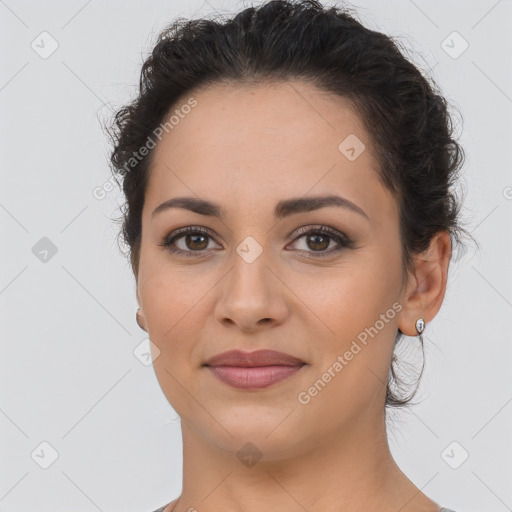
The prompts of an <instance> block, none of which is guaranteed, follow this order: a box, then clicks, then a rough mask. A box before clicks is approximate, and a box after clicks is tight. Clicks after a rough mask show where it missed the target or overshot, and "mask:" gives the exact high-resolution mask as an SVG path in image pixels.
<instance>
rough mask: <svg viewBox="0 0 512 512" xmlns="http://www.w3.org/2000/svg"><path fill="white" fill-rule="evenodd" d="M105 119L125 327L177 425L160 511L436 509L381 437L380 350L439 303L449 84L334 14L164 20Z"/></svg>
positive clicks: (280, 11)
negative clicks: (133, 314) (178, 456)
mask: <svg viewBox="0 0 512 512" xmlns="http://www.w3.org/2000/svg"><path fill="white" fill-rule="evenodd" d="M140 85H141V87H140V93H139V96H138V97H137V98H136V100H135V101H134V102H133V103H132V104H130V105H128V106H126V107H124V108H122V109H121V110H120V111H119V112H118V113H117V115H116V118H115V122H114V126H113V138H114V146H115V147H114V150H113V153H112V158H111V161H112V164H113V168H114V171H115V173H116V174H118V175H120V176H122V178H123V190H124V193H125V195H126V199H127V202H126V209H125V210H124V212H123V214H124V216H123V222H124V223H123V230H122V234H123V236H124V240H125V242H126V243H127V245H128V246H129V249H130V258H131V264H132V268H133V272H134V275H135V279H136V284H137V300H138V303H139V305H140V309H139V310H138V312H137V321H138V323H139V325H140V326H141V328H143V329H144V330H146V331H147V332H148V333H149V338H150V340H151V342H152V343H151V351H152V358H153V364H154V368H155V372H156V376H157V379H158V382H159V384H160V386H161V387H162V390H163V393H164V394H165V396H166V398H167V399H168V401H169V403H170V404H171V405H172V407H173V408H174V410H175V411H176V412H177V413H178V415H179V416H180V418H181V425H182V436H183V488H182V493H181V495H180V497H179V498H178V499H176V500H174V501H173V502H171V503H168V504H167V505H165V506H163V507H162V508H160V509H158V511H159V512H171V511H174V512H184V511H194V510H197V511H200V512H203V511H204V512H218V511H220V510H230V511H231V510H233V511H235V510H236V511H243V512H252V511H256V510H257V511H262V510H272V511H281V510H283V511H284V510H286V511H291V510H293V511H295V510H296V511H303V510H308V511H316V510H322V511H324V512H330V511H339V510H350V511H351V512H362V511H366V512H367V511H369V510H379V512H396V511H398V510H400V511H401V512H420V511H421V512H439V511H440V510H441V511H444V512H448V509H446V508H440V507H439V505H438V504H436V503H435V502H434V501H433V500H431V499H430V498H428V497H427V496H426V495H425V494H423V493H422V492H421V491H420V490H419V489H418V488H417V487H416V486H415V485H414V484H413V483H412V482H411V481H410V480H409V479H408V478H407V477H406V476H405V474H404V473H403V472H402V471H401V470H400V468H399V467H398V465H397V464H396V463H395V461H394V460H393V457H392V455H391V453H390V450H389V446H388V442H387V437H386V423H385V420H386V408H389V407H401V406H405V405H406V404H408V402H409V401H410V399H411V398H412V396H413V395H414V393H412V394H410V395H409V396H403V394H400V393H398V390H399V389H401V388H400V382H399V381H398V380H397V375H396V373H395V363H396V359H395V356H394V348H395V346H396V344H397V342H398V341H399V340H400V339H402V338H403V335H407V336H418V339H419V341H420V343H422V342H423V339H422V333H423V331H424V329H425V326H428V324H429V322H431V321H432V319H433V318H434V317H435V315H436V314H437V312H438V311H439V309H440V307H441V304H442V302H443V298H444V294H445V290H446V281H447V272H448V266H449V262H450V258H451V254H452V242H459V243H460V234H461V233H465V230H464V229H463V228H462V227H461V226H460V220H459V210H460V206H461V205H460V203H458V202H457V200H456V197H455V194H454V192H453V190H452V185H454V183H455V181H456V177H457V171H458V170H459V169H460V167H461V164H462V161H463V150H462V148H461V147H460V146H459V144H458V143H457V142H456V141H455V140H454V139H453V138H452V133H451V124H450V117H449V115H448V112H447V106H446V102H445V100H444V98H443V97H442V96H441V95H440V94H438V93H437V92H436V91H435V86H434V85H433V84H430V83H429V82H428V81H427V79H426V78H424V77H423V76H422V74H421V73H420V71H419V70H418V69H417V68H416V67H415V66H414V65H413V64H411V63H410V62H409V61H408V60H406V59H405V58H404V56H403V55H402V53H401V52H400V51H399V50H398V48H397V46H396V45H395V43H394V42H393V41H392V40H391V39H390V38H389V37H388V36H386V35H384V34H381V33H378V32H374V31H371V30H368V29H367V28H365V27H363V26H362V25H361V24H360V23H359V22H358V21H356V20H355V19H354V18H353V17H352V16H351V15H349V14H348V13H347V12H346V11H345V10H341V9H339V8H334V7H330V8H324V7H323V6H322V5H321V4H320V3H318V2H316V1H313V0H311V1H304V2H288V1H283V0H274V1H270V2H267V3H265V4H263V5H261V6H259V7H257V8H248V9H245V10H243V11H242V12H240V13H239V14H238V15H236V16H235V17H234V18H233V19H230V20H224V21H223V22H215V21H213V20H195V21H187V20H178V21H176V22H175V23H174V24H173V25H172V26H171V27H169V28H168V29H167V30H165V31H164V32H163V33H162V34H160V37H159V40H158V42H157V44H156V46H155V48H154V49H153V51H152V54H151V55H150V57H149V58H148V59H147V60H146V62H145V63H144V65H143V69H142V75H141V84H140Z"/></svg>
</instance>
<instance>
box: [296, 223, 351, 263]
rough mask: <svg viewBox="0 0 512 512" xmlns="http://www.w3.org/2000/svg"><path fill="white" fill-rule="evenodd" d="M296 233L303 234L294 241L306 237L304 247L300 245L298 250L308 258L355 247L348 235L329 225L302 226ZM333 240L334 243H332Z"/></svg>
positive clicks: (329, 254)
mask: <svg viewBox="0 0 512 512" xmlns="http://www.w3.org/2000/svg"><path fill="white" fill-rule="evenodd" d="M296 234H299V235H301V236H298V237H296V238H295V240H294V242H293V243H294V244H297V243H298V242H299V241H301V240H302V239H304V241H303V243H302V247H298V251H299V252H300V253H302V254H303V255H305V256H306V257H308V258H311V257H312V258H321V257H323V256H331V255H333V254H335V253H338V252H340V251H342V250H343V249H351V248H353V247H354V242H353V241H352V240H351V239H350V238H349V237H348V236H346V235H344V234H343V233H340V232H339V231H337V230H335V229H332V228H330V227H328V226H319V227H316V228H311V227H309V228H308V227H304V228H300V229H299V230H298V231H297V232H296ZM331 242H334V243H333V244H331ZM336 244H337V247H336ZM299 245H301V244H299ZM331 246H334V247H331ZM327 249H328V250H327Z"/></svg>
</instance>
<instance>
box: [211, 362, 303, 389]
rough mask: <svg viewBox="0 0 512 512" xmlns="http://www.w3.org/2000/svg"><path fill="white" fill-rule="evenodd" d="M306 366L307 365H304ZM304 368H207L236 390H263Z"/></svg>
mask: <svg viewBox="0 0 512 512" xmlns="http://www.w3.org/2000/svg"><path fill="white" fill-rule="evenodd" d="M302 366H305V365H302ZM302 366H255V367H253V368H245V367H241V366H207V368H208V369H209V370H211V372H212V373H213V375H215V377H217V378H218V379H219V380H221V381H222V382H224V383H226V384H229V385H230V386H233V387H235V388H241V389H262V388H266V387H269V386H272V385H273V384H277V383H278V382H281V381H283V380H286V379H288V378H290V377H291V376H292V375H295V374H296V373H297V372H298V371H299V370H300V369H301V368H302Z"/></svg>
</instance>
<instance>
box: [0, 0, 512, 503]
mask: <svg viewBox="0 0 512 512" xmlns="http://www.w3.org/2000/svg"><path fill="white" fill-rule="evenodd" d="M256 3H259V2H256ZM326 3H327V2H326ZM329 3H333V2H329ZM247 5H250V4H249V2H248V1H247V2H245V3H239V2H235V1H229V2H227V1H226V2H221V1H214V0H208V1H206V0H205V1H199V0H194V1H191V2H185V1H172V2H169V1H163V0H160V1H157V0H152V1H148V2H144V3H142V2H134V1H124V2H120V1H119V2H114V1H110V2H99V1H97V0H96V1H95V0H92V1H88V2H87V1H83V0H80V1H68V2H56V1H45V2H35V1H33V2H28V1H27V2H21V1H19V0H18V1H15V0H5V1H4V0H0V20H1V21H0V34H1V35H0V37H1V43H2V55H3V58H2V61H1V68H0V116H1V117H0V119H1V123H0V126H1V130H2V132H1V137H0V144H1V149H0V159H1V160H0V167H1V173H2V175H1V187H0V224H1V228H2V233H3V236H2V244H1V248H2V250H1V256H2V262H1V267H0V268H1V270H0V272H1V273H0V307H1V325H0V328H1V331H0V332H1V352H0V379H1V381H0V390H1V394H0V432H1V439H2V443H1V453H0V510H2V511H9V512H17V511H24V510H36V511H41V512H46V511H48V512H50V511H51V512H59V511H68V510H74V511H75V512H79V511H84V512H85V511H96V510H100V511H105V512H107V511H112V512H117V511H125V512H150V511H152V510H154V509H156V508H157V507H159V506H162V505H164V504H165V503H167V502H168V501H170V500H171V499H174V498H175V497H177V496H178V494H179V492H180V489H181V464H182V454H181V437H180V425H179V421H178V420H177V419H176V415H175V413H174V411H173V410H172V408H171V407H170V406H169V404H168V403H167V401H166V399H165V397H164V395H163V394H162V392H161V390H160V388H159V386H158V383H157V381H156V378H155V375H154V371H153V369H152V366H151V365H149V366H146V365H145V364H143V361H144V358H143V357H142V356H140V354H141V353H143V352H144V349H145V347H147V345H145V343H147V339H146V337H145V333H144V332H143V331H141V330H140V329H139V328H138V326H137V324H136V323H135V310H136V307H137V303H136V298H135V284H134V279H133V276H132V274H131V271H130V268H129V266H128V264H127V261H126V260H125V259H124V258H123V256H122V255H121V253H120V251H119V249H118V247H117V245H116V240H115V239H116V234H117V226H116V225H115V224H114V223H113V222H112V220H111V219H112V218H114V217H117V216H118V214H119V211H118V210H117V208H118V206H119V205H120V204H121V202H122V200H123V198H122V196H121V194H120V192H119V191H118V190H117V188H116V189H114V190H113V191H110V192H109V193H108V194H106V197H105V198H104V199H102V200H98V199H96V198H95V197H94V195H93V191H94V190H95V189H96V187H98V186H99V187H102V186H103V185H105V184H107V187H108V180H109V178H110V176H111V174H110V171H109V169H108V165H107V158H108V152H109V147H108V142H107V140H106V138H105V134H104V133H103V131H102V129H101V126H100V123H99V121H98V119H100V120H101V119H105V118H107V117H108V116H109V115H110V113H111V111H112V109H117V108H118V107H120V106H121V105H122V104H123V103H125V102H126V101H128V100H129V99H130V98H131V97H132V95H133V94H135V92H136V86H137V83H138V77H139V71H140V66H141V64H142V60H143V58H144V57H145V56H146V55H147V53H148V51H149V49H150V48H151V45H152V43H153V42H154V37H155V36H156V34H157V33H158V31H159V30H160V29H161V28H163V26H164V25H165V24H167V23H168V22H169V21H171V20H172V19H173V18H175V17H176V16H178V15H180V16H185V17H191V16H194V17H197V16H203V15H208V14H210V13H214V12H215V11H217V12H220V13H222V12H226V11H233V10H238V9H239V8H241V7H243V6H247ZM351 5H353V6H354V7H355V8H356V9H357V10H358V13H359V17H360V19H361V21H363V23H365V24H367V25H368V26H369V27H370V28H374V29H375V30H380V31H384V32H386V33H388V34H390V35H393V36H397V37H398V38H399V40H400V41H402V42H403V43H404V44H405V45H407V46H408V47H409V48H411V49H412V50H413V51H412V52H411V55H410V57H411V58H412V59H413V60H414V61H415V62H416V64H417V65H419V66H421V67H422V68H423V69H427V70H428V69H431V72H432V74H433V77H434V79H435V80H436V81H437V82H438V83H439V85H440V87H441V88H442V91H443V92H444V94H445V95H446V97H447V98H448V99H449V101H450V102H451V104H453V105H455V106H456V107H457V108H458V109H459V110H460V111H461V113H462V115H463V118H464V124H463V128H462V127H461V128H460V131H461V142H462V143H463V145H464V147H465V150H466V154H467V160H466V165H465V178H464V183H463V185H464V187H465V190H466V194H467V198H466V202H465V205H466V207H465V210H464V212H463V214H464V216H465V218H466V219H467V221H468V222H469V229H470V230H471V231H472V233H473V235H474V236H475V237H476V238H477V239H478V240H479V242H480V244H481V250H480V251H479V252H478V251H475V250H471V249H470V250H469V251H463V252H461V253H458V254H457V255H456V256H455V258H454V259H455V264H454V265H453V266H452V268H451V269H450V277H449V287H448V290H447V295H446V299H445V303H444V305H443V307H442V309H441V311H440V313H439V314H438V316H437V317H436V318H435V320H434V321H433V322H432V323H431V324H429V325H427V328H426V335H425V345H426V369H425V374H424V376H423V380H422V383H421V387H420V391H419V394H418V398H419V399H421V400H422V402H421V403H420V404H419V405H417V406H416V407H414V408H412V409H411V410H410V411H409V412H402V413H400V414H399V415H393V416H392V418H393V419H392V422H391V428H390V443H391V448H392V452H393V454H394V456H395V457H396V460H397V462H398V464H399V465H400V467H401V468H402V469H403V471H404V472H405V473H406V474H407V475H408V476H409V478H410V479H411V480H412V481H413V482H414V483H415V484H416V485H417V486H418V487H419V488H420V489H422V490H423V492H424V493H426V494H427V495H428V496H430V497H431V498H432V499H434V500H435V501H437V502H438V503H440V504H441V505H444V506H447V507H450V508H453V509H454V510H456V511H457V512H464V511H466V512H470V511H475V512H476V511H483V510H485V511H486V512H491V511H495V512H501V511H506V510H512V486H511V485H510V482H511V481H512V469H511V466H512V462H511V460H512V457H511V455H512V453H511V452H512V450H511V445H512V442H511V432H512V404H511V401H512V386H511V378H510V365H511V352H512V344H511V334H510V326H511V321H510V320H511V318H512V277H511V276H512V272H511V270H510V263H511V261H512V258H511V256H512V237H511V234H512V230H511V224H512V223H511V219H512V174H511V165H510V162H511V161H512V154H511V146H512V144H511V143H510V142H511V133H512V130H511V114H512V76H511V65H510V55H511V50H512V41H511V37H510V32H509V31H510V27H511V25H512V1H510V0H500V1H496V0H488V1H481V2H476V1H473V2H464V1H451V2H446V1H442V2H441V1H430V2H427V1H420V0H416V1H411V0H401V1H387V2H385V3H384V2H378V1H376V0H375V1H373V0H372V1H364V2H363V1H360V2H357V3H356V2H354V3H352V4H351ZM43 31H47V32H48V33H49V34H51V38H53V39H54V40H56V41H57V43H58V48H57V50H56V51H55V52H54V53H53V54H51V55H49V56H47V58H43V57H42V56H41V52H43V50H44V51H49V50H50V49H51V43H52V40H51V39H49V38H48V36H40V34H41V32H43ZM453 31H457V32H458V33H459V34H460V35H461V36H462V38H463V39H464V40H465V41H467V43H468V44H469V47H468V48H467V50H466V51H464V52H463V53H462V54H460V55H457V56H456V58H454V53H459V52H460V50H461V49H462V48H463V46H462V45H463V44H464V43H463V40H462V39H453V37H454V36H453V35H451V34H452V33H453ZM450 35H451V36H450ZM42 37H46V39H44V41H43V42H41V38H42ZM447 37H449V38H448V39H446V38H447ZM456 37H457V36H456ZM445 40H446V41H448V43H443V41H445ZM33 41H34V45H39V46H38V51H36V50H35V49H33V48H32V46H31V45H32V43H33ZM446 44H449V46H451V50H449V51H451V52H452V55H449V54H448V53H447V51H445V50H446ZM443 45H445V46H444V47H443ZM36 47H37V46H36ZM42 239H43V240H42ZM52 247H54V248H55V249H56V250H57V252H56V253H55V254H53V253H52V249H51V248H52ZM45 250H48V251H49V252H47V253H45V252H44V251H45ZM45 258H46V259H45ZM408 340H409V341H410V342H414V339H413V338H409V339H408ZM134 350H135V354H134ZM137 354H138V355H139V357H137ZM141 359H142V361H141ZM452 442H456V443H458V444H456V445H452V446H451V447H450V448H449V449H448V451H446V448H447V447H449V445H450V444H451V443H452ZM41 443H48V444H41ZM452 448H453V451H451V449H452ZM53 450H55V454H56V457H57V458H56V460H55V461H53V463H52V464H51V465H49V467H48V468H47V469H43V467H42V466H44V465H47V464H49V463H50V462H52V460H53V459H52V454H53V453H54V452H53ZM463 450H465V451H466V452H467V453H468V454H469V458H468V459H467V460H466V461H465V462H464V463H462V464H461V465H459V467H457V468H456V469H454V468H453V467H451V466H450V465H449V464H448V462H447V461H448V460H449V461H450V463H451V464H452V465H458V464H460V461H461V460H462V458H461V457H462V456H463V455H464V453H465V452H464V451H463ZM457 461H458V462H457Z"/></svg>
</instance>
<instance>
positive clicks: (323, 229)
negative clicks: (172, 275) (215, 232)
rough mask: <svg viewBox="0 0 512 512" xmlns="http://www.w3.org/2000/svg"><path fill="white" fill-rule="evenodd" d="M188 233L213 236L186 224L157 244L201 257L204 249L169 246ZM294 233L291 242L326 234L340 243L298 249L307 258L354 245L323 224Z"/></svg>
mask: <svg viewBox="0 0 512 512" xmlns="http://www.w3.org/2000/svg"><path fill="white" fill-rule="evenodd" d="M190 233H192V234H198V233H200V234H202V235H207V236H209V237H210V238H213V236H212V235H211V234H210V232H209V231H208V230H207V229H205V228H201V227H199V226H187V227H185V228H181V229H178V230H176V231H174V232H172V233H171V234H170V235H168V236H166V237H165V238H164V240H163V241H162V242H161V243H159V244H158V245H159V246H161V247H165V248H166V249H167V250H168V251H169V252H170V253H171V254H177V255H179V256H185V257H187V258H200V257H203V255H204V253H205V252H207V251H206V249H203V250H200V251H184V250H182V249H176V248H171V246H172V244H173V243H174V242H175V241H176V240H177V239H179V238H182V237H183V236H184V235H187V234H190ZM296 235H297V236H296V237H295V238H294V240H293V241H292V243H293V242H296V241H297V240H299V239H300V238H302V237H304V236H305V235H327V236H328V237H330V238H331V239H333V240H334V241H335V242H337V243H338V244H339V245H340V246H339V247H338V248H336V249H334V250H333V249H330V250H328V251H321V252H316V251H301V250H299V251H298V252H299V253H301V254H308V256H306V257H308V258H311V256H309V254H311V253H313V254H314V255H315V256H313V258H323V257H327V256H331V255H332V254H335V253H338V252H340V251H342V250H343V249H352V248H353V246H354V242H353V240H351V239H350V238H349V237H347V236H346V235H344V234H342V233H339V232H338V231H336V230H335V229H332V228H330V227H328V226H323V225H321V226H318V227H313V228H311V227H302V228H299V229H298V230H297V231H296Z"/></svg>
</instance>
